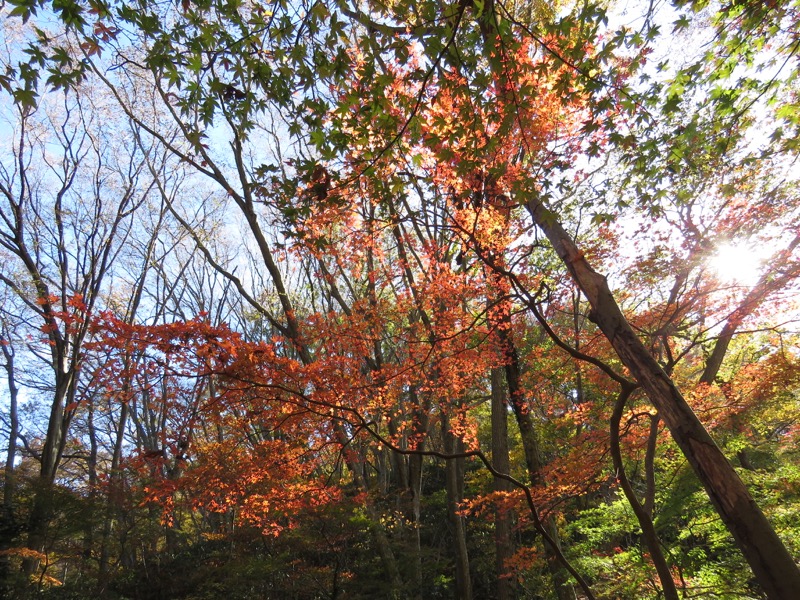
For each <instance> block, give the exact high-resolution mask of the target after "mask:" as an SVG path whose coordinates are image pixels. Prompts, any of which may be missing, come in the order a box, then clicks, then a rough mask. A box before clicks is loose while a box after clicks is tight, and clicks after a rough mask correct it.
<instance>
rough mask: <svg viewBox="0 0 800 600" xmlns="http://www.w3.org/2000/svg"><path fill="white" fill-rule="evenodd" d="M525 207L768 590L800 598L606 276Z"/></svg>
mask: <svg viewBox="0 0 800 600" xmlns="http://www.w3.org/2000/svg"><path fill="white" fill-rule="evenodd" d="M527 208H528V211H529V212H530V214H531V216H532V217H533V219H534V222H535V223H536V224H537V225H538V226H539V227H540V228H541V230H542V231H543V232H544V234H545V235H546V236H547V238H548V240H549V241H550V243H551V244H552V246H553V248H554V249H555V251H556V253H557V254H558V256H559V257H560V258H561V260H562V261H563V262H564V264H565V265H566V267H567V269H568V270H569V272H570V274H571V275H572V277H573V279H574V280H575V282H576V283H577V284H578V286H579V287H580V288H581V290H582V291H583V293H584V295H585V296H586V298H587V300H588V301H589V303H590V304H591V306H592V312H591V315H590V316H591V318H592V320H593V321H594V322H595V323H596V324H597V326H598V327H599V328H600V330H601V331H602V332H603V334H604V335H605V336H606V338H607V339H608V340H609V342H610V343H611V345H612V346H613V348H614V350H615V351H616V353H617V355H618V356H619V357H620V359H621V360H622V362H623V364H624V365H625V366H626V367H627V368H628V369H629V370H630V372H631V373H632V374H633V376H634V377H635V378H636V381H637V382H638V383H639V384H640V385H641V386H642V388H643V389H644V391H645V393H646V394H647V396H648V398H649V399H650V401H651V402H652V403H653V405H654V406H655V407H656V409H658V411H659V413H660V414H661V417H662V418H663V419H664V422H665V423H666V425H667V427H668V428H669V430H670V433H671V434H672V437H673V439H674V440H675V442H676V443H677V444H678V446H679V447H680V449H681V451H682V452H683V454H684V456H685V457H686V459H687V461H688V462H689V464H690V465H691V466H692V469H693V470H694V472H695V474H696V475H697V477H698V479H699V480H700V481H701V483H702V484H703V487H704V488H705V490H706V492H707V493H708V496H709V498H710V499H711V502H712V504H713V505H714V507H715V508H716V510H717V512H718V513H719V515H720V517H721V518H722V520H723V522H724V523H725V525H726V527H727V528H728V531H730V533H731V535H732V536H733V538H734V539H735V540H736V543H737V544H738V546H739V548H740V549H741V551H742V553H743V555H744V557H745V559H746V560H747V562H748V563H749V564H750V567H751V568H752V569H753V573H754V574H755V576H756V579H757V580H758V582H759V584H760V585H761V587H762V588H763V590H764V592H765V593H766V594H767V596H768V597H769V598H771V599H773V600H791V599H792V598H797V595H798V593H800V569H798V567H797V565H796V564H795V562H794V560H793V559H792V556H791V555H790V554H789V552H788V550H787V549H786V547H785V546H784V545H783V543H782V542H781V540H780V538H779V537H778V535H777V534H776V533H775V530H774V529H773V528H772V526H771V525H770V523H769V521H767V519H766V517H765V516H764V514H763V513H762V512H761V509H759V507H758V506H757V505H756V503H755V501H754V500H753V498H752V496H751V495H750V493H749V492H748V490H747V488H746V487H745V485H744V483H742V480H741V479H740V478H739V476H738V474H737V473H736V471H735V470H734V469H733V466H732V465H731V464H730V462H728V460H727V458H725V456H724V455H723V454H722V451H721V450H720V449H719V448H718V447H717V445H716V444H715V443H714V441H713V440H712V439H711V436H710V435H709V434H708V431H706V429H705V427H703V425H702V423H700V421H699V419H698V418H697V416H696V415H695V414H694V412H693V411H692V409H691V407H690V406H689V405H688V404H687V402H686V400H685V399H684V397H683V396H682V395H681V393H680V391H679V390H678V389H677V387H675V384H674V383H673V382H672V380H671V379H670V378H669V376H668V375H667V374H666V373H665V372H664V371H663V369H662V368H661V367H660V365H659V364H658V362H656V360H655V359H654V358H653V357H652V356H651V355H650V353H649V352H648V351H647V348H645V346H644V344H642V342H641V340H640V339H639V338H638V337H637V336H636V334H635V333H634V332H633V329H632V328H631V326H630V324H629V323H628V321H627V320H626V319H625V317H624V315H623V314H622V311H621V310H620V308H619V306H618V305H617V303H616V301H615V299H614V297H613V295H612V294H611V291H610V289H609V287H608V282H607V281H606V279H605V277H603V276H601V275H600V274H599V273H597V272H596V271H595V270H594V269H592V267H591V266H590V265H589V262H588V261H587V260H586V258H585V257H584V256H583V254H582V253H581V252H580V251H579V250H578V248H577V246H576V245H575V243H574V242H573V241H572V238H571V237H570V236H569V234H567V232H566V231H565V230H564V228H563V227H562V226H561V225H560V224H559V223H558V221H557V220H556V217H555V215H554V214H553V213H552V212H551V211H549V210H548V209H547V208H546V207H545V206H544V205H543V204H542V203H541V202H539V201H538V200H536V199H534V200H531V201H529V203H528V205H527Z"/></svg>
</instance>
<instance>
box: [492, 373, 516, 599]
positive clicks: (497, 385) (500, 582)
mask: <svg viewBox="0 0 800 600" xmlns="http://www.w3.org/2000/svg"><path fill="white" fill-rule="evenodd" d="M504 386H505V382H504V381H503V371H502V369H492V464H493V465H494V468H495V469H497V470H498V471H500V472H501V473H509V471H510V469H511V461H510V459H509V456H508V412H507V402H506V394H505V387H504ZM513 487H514V486H513V485H512V484H511V482H509V481H506V480H505V479H500V478H495V480H494V490H495V491H496V492H510V491H512V490H513ZM513 521H514V519H513V515H512V514H511V512H510V511H508V510H503V509H495V512H494V549H495V560H494V564H495V576H496V581H495V594H496V597H497V600H511V598H513V597H514V586H513V583H512V581H511V579H509V578H508V577H507V576H506V569H507V566H506V561H508V559H510V558H511V557H512V556H513V555H514V544H513V540H512V537H511V532H512V527H513Z"/></svg>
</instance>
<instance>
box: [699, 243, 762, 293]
mask: <svg viewBox="0 0 800 600" xmlns="http://www.w3.org/2000/svg"><path fill="white" fill-rule="evenodd" d="M767 254H768V250H766V249H762V250H761V251H759V250H758V249H756V248H753V247H752V246H749V245H746V244H736V243H733V242H726V243H724V244H721V245H720V246H718V247H717V250H716V252H714V254H712V255H711V256H710V257H709V259H708V266H709V268H710V269H711V271H712V272H713V273H714V275H715V276H716V278H717V279H718V280H719V281H720V282H721V283H737V284H740V285H746V286H748V287H749V286H752V285H755V283H756V282H757V281H758V278H759V276H760V275H761V265H762V264H763V263H764V260H765V258H766V256H767Z"/></svg>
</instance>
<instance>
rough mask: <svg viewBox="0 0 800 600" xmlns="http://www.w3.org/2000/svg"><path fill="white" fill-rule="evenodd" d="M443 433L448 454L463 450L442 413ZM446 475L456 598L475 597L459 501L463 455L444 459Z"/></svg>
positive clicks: (461, 444)
mask: <svg viewBox="0 0 800 600" xmlns="http://www.w3.org/2000/svg"><path fill="white" fill-rule="evenodd" d="M442 436H443V438H444V451H445V453H446V454H460V453H462V452H464V442H463V440H461V438H459V437H457V436H455V435H453V433H452V432H451V431H450V423H449V420H448V418H447V415H446V414H445V413H442ZM445 477H446V486H445V487H446V491H447V516H448V517H449V519H450V523H451V525H452V527H453V550H454V553H455V557H454V558H455V563H456V598H457V599H458V600H472V580H471V578H470V572H469V554H468V552H467V532H466V527H465V524H464V517H462V516H461V515H460V514H459V513H458V508H459V504H461V502H462V501H463V499H464V459H463V458H451V459H449V460H447V461H445Z"/></svg>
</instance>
